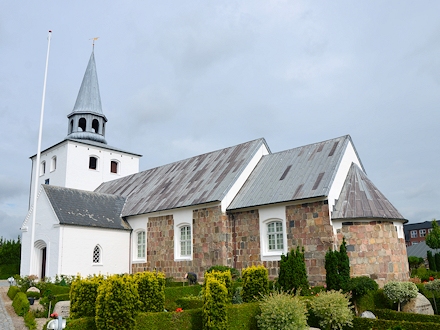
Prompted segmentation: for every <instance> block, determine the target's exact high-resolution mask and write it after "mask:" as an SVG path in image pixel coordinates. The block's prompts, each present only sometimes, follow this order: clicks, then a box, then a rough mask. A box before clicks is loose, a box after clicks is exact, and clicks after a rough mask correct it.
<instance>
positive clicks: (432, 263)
mask: <svg viewBox="0 0 440 330" xmlns="http://www.w3.org/2000/svg"><path fill="white" fill-rule="evenodd" d="M426 256H427V258H428V265H429V269H430V270H433V271H436V270H437V266H436V265H435V259H434V256H433V255H432V251H428V252H427V253H426Z"/></svg>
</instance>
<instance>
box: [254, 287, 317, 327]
mask: <svg viewBox="0 0 440 330" xmlns="http://www.w3.org/2000/svg"><path fill="white" fill-rule="evenodd" d="M260 309H261V314H260V315H257V316H256V318H257V323H258V329H262V330H279V329H285V330H304V329H308V328H309V327H308V325H307V306H306V303H305V302H304V301H302V300H300V298H299V297H298V296H292V295H290V294H288V293H285V292H273V293H271V294H269V295H267V296H264V298H263V300H262V301H261V302H260Z"/></svg>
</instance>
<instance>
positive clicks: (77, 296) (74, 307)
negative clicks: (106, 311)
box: [52, 276, 104, 319]
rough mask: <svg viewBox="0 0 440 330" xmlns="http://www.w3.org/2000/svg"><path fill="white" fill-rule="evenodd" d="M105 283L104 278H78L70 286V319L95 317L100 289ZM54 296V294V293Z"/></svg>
mask: <svg viewBox="0 0 440 330" xmlns="http://www.w3.org/2000/svg"><path fill="white" fill-rule="evenodd" d="M103 281H104V277H103V276H93V277H91V278H85V279H81V278H80V277H77V278H76V279H75V280H74V281H73V282H72V285H71V286H70V317H71V318H73V319H74V318H80V317H87V316H91V317H95V309H96V308H95V304H96V298H97V296H98V287H99V285H100V284H101V283H102V282H103ZM52 294H53V293H52Z"/></svg>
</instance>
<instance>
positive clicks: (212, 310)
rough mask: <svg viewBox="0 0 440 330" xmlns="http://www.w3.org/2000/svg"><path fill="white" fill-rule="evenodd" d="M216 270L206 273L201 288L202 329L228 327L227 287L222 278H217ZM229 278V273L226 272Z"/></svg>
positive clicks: (215, 329) (209, 329)
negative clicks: (202, 287)
mask: <svg viewBox="0 0 440 330" xmlns="http://www.w3.org/2000/svg"><path fill="white" fill-rule="evenodd" d="M215 274H216V272H215V271H213V272H212V273H207V274H206V275H207V276H206V277H205V283H204V290H203V309H202V311H203V312H202V318H203V329H205V330H226V329H228V314H227V312H226V306H227V304H228V302H230V301H229V299H228V289H227V287H226V285H225V282H224V281H222V278H218V277H217V276H216V275H215ZM228 275H229V278H231V273H230V272H228Z"/></svg>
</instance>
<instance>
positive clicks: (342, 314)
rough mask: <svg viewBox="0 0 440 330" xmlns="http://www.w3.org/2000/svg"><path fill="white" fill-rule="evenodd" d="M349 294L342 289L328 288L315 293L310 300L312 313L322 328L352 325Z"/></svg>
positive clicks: (338, 327) (339, 327)
mask: <svg viewBox="0 0 440 330" xmlns="http://www.w3.org/2000/svg"><path fill="white" fill-rule="evenodd" d="M349 298H350V296H349V295H348V294H344V293H342V291H341V290H340V291H334V290H330V291H327V292H322V293H319V294H317V295H316V297H314V298H313V299H312V300H311V301H310V305H311V307H312V311H313V314H314V315H316V317H318V319H319V320H320V321H319V324H320V326H321V327H322V328H324V329H342V328H343V326H345V325H347V326H352V325H353V322H352V321H353V318H354V315H353V312H352V310H351V303H350V299H349Z"/></svg>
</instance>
